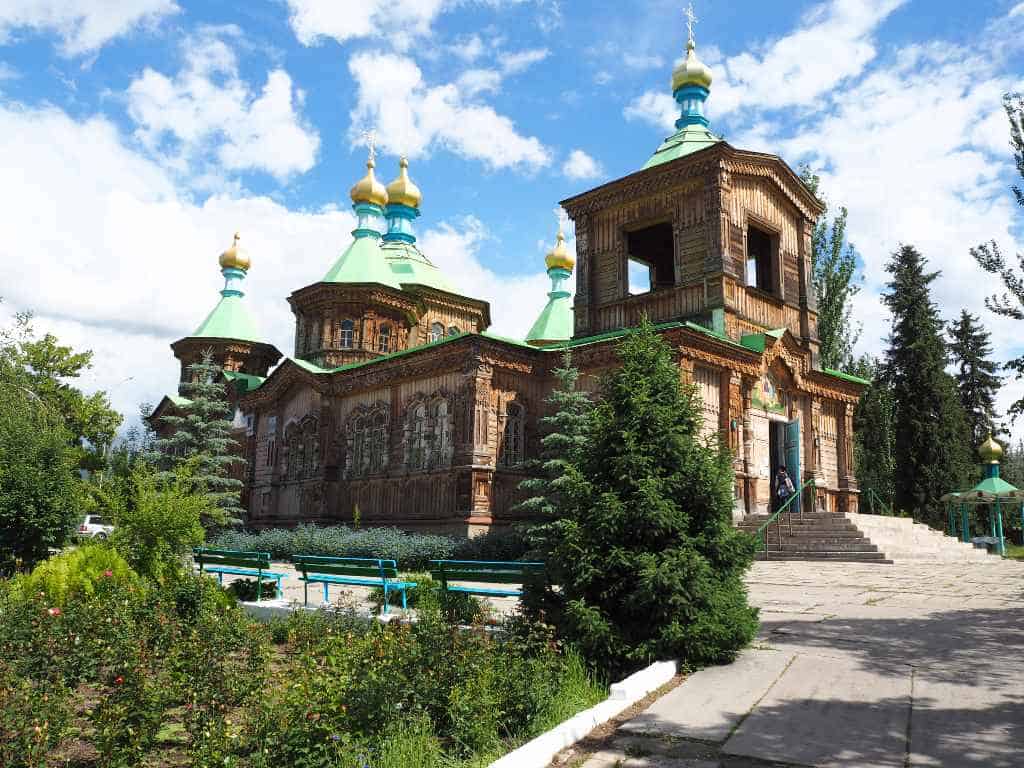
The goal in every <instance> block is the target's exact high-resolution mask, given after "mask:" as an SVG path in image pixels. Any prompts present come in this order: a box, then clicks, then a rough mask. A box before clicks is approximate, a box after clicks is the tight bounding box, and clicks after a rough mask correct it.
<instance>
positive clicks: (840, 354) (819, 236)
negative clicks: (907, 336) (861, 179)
mask: <svg viewBox="0 0 1024 768" xmlns="http://www.w3.org/2000/svg"><path fill="white" fill-rule="evenodd" d="M800 178H801V179H802V180H803V182H804V184H806V185H807V187H808V188H809V189H810V190H811V192H812V194H814V196H815V197H817V198H818V200H819V201H820V202H821V203H822V205H824V206H825V212H824V213H822V214H821V217H820V218H819V219H818V221H817V223H815V225H814V232H813V234H812V236H811V283H812V285H813V286H814V293H815V295H816V296H817V298H818V338H819V340H820V341H821V365H822V367H823V368H833V369H835V370H845V371H849V370H850V369H851V367H852V366H853V364H854V359H853V348H854V346H855V345H856V344H857V339H859V338H860V332H861V328H860V325H859V324H857V323H855V322H854V321H853V318H852V317H851V311H852V302H853V297H854V296H855V295H856V294H857V292H858V291H859V290H860V285H859V278H858V276H857V254H856V251H855V250H854V247H853V244H852V243H849V242H847V240H846V221H847V217H848V215H849V213H848V211H847V210H846V208H845V207H843V206H840V207H839V212H838V213H837V214H836V215H835V216H834V217H833V218H832V219H831V220H830V219H829V212H828V202H827V201H826V199H825V198H824V196H823V195H821V194H820V193H819V189H820V186H821V179H820V177H819V176H818V175H817V174H815V173H812V172H811V169H810V168H808V167H807V166H804V167H803V168H802V169H801V172H800Z"/></svg>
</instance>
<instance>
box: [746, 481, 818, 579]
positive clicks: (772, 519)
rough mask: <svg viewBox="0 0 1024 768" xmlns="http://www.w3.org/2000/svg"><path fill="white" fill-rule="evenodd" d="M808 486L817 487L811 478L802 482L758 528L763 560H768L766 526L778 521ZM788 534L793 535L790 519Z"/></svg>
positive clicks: (780, 546)
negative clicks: (762, 541) (761, 539)
mask: <svg viewBox="0 0 1024 768" xmlns="http://www.w3.org/2000/svg"><path fill="white" fill-rule="evenodd" d="M808 486H810V487H812V488H816V487H817V486H816V485H815V484H814V478H813V477H811V478H808V479H807V480H804V483H803V485H801V486H800V487H799V488H797V489H796V490H795V491H793V495H792V496H790V497H789V498H788V499H786V501H785V503H784V504H783V505H782V506H781V507H779V508H778V509H777V510H776V511H775V514H774V515H772V516H771V517H769V518H768V520H767V522H765V524H764V525H762V526H761V527H760V528H758V529H757V536H758V537H759V538H760V536H761V534H762V533H764V559H765V560H767V559H768V526H769V525H771V524H772V523H774V522H775V521H776V520H778V518H779V515H781V514H782V513H783V512H785V511H786V509H787V508H788V507H789V506H790V505H791V504H792V503H793V501H794V500H795V499H797V498H799V497H800V494H801V493H803V492H804V489H805V488H807V487H808ZM789 532H790V534H792V533H793V521H792V519H790V520H789ZM781 549H782V524H781V523H780V524H779V550H780V551H781Z"/></svg>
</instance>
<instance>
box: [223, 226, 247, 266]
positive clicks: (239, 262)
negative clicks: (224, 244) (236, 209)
mask: <svg viewBox="0 0 1024 768" xmlns="http://www.w3.org/2000/svg"><path fill="white" fill-rule="evenodd" d="M241 239H242V236H241V235H240V234H238V233H237V232H235V239H234V242H232V243H231V247H230V248H228V249H227V250H226V251H224V253H222V254H221V255H220V268H221V269H240V270H242V271H243V272H245V271H247V270H248V269H249V266H250V262H249V254H247V253H246V252H245V251H243V250H242V249H241V247H240V246H239V245H238V241H239V240H241Z"/></svg>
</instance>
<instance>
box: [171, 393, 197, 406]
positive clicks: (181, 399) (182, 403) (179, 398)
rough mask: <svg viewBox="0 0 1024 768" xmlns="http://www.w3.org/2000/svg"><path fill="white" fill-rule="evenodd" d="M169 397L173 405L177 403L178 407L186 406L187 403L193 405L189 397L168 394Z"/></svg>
mask: <svg viewBox="0 0 1024 768" xmlns="http://www.w3.org/2000/svg"><path fill="white" fill-rule="evenodd" d="M167 399H168V400H170V401H171V404H172V405H175V406H177V407H178V408H184V407H185V406H186V405H192V401H191V400H189V399H188V398H187V397H182V396H181V395H168V396H167Z"/></svg>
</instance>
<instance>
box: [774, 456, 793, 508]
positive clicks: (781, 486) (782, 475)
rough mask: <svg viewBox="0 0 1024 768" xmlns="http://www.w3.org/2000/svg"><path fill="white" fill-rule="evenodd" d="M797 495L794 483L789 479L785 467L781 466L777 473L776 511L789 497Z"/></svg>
mask: <svg viewBox="0 0 1024 768" xmlns="http://www.w3.org/2000/svg"><path fill="white" fill-rule="evenodd" d="M794 493H796V488H795V487H794V486H793V481H792V480H790V479H789V473H788V472H787V471H786V467H785V466H784V465H780V466H779V471H778V472H776V473H775V509H780V508H781V507H782V505H783V504H785V503H786V501H788V500H789V497H790V496H792V495H793V494H794Z"/></svg>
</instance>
